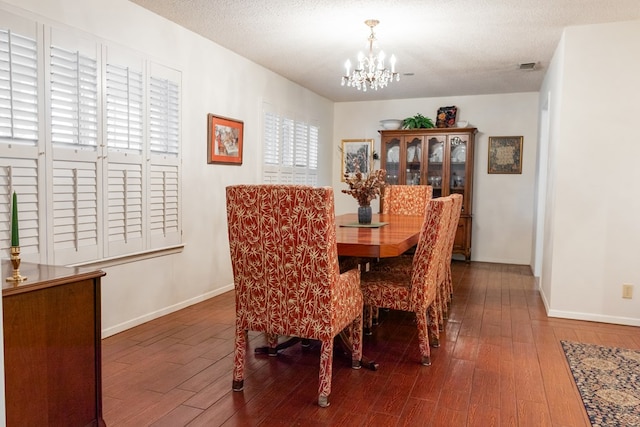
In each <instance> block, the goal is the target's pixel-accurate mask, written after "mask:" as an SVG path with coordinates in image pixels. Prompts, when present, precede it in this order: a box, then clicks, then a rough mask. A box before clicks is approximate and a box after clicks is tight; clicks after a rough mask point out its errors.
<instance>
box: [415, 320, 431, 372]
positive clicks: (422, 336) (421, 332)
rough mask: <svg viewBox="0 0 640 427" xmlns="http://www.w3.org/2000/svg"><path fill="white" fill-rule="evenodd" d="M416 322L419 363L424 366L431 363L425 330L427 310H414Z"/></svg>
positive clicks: (427, 336)
mask: <svg viewBox="0 0 640 427" xmlns="http://www.w3.org/2000/svg"><path fill="white" fill-rule="evenodd" d="M416 323H417V325H418V345H419V346H420V354H421V355H422V361H421V363H422V364H423V365H425V366H430V365H431V349H430V348H429V332H428V330H427V328H428V324H427V311H426V310H418V311H417V312H416Z"/></svg>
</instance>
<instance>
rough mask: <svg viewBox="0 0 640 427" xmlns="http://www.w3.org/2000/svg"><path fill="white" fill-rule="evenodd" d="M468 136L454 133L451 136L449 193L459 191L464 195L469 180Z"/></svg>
mask: <svg viewBox="0 0 640 427" xmlns="http://www.w3.org/2000/svg"><path fill="white" fill-rule="evenodd" d="M467 142H468V141H467V137H466V136H464V135H462V136H460V135H454V136H451V137H450V138H449V147H450V150H451V152H450V154H449V156H450V159H451V163H450V164H451V168H450V177H449V186H450V190H449V194H453V193H459V194H462V195H464V191H465V185H466V181H467V176H466V170H467Z"/></svg>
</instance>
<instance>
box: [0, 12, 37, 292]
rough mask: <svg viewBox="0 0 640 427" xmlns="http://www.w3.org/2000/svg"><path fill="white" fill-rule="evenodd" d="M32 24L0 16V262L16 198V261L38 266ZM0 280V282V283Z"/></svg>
mask: <svg viewBox="0 0 640 427" xmlns="http://www.w3.org/2000/svg"><path fill="white" fill-rule="evenodd" d="M38 39H39V36H38V30H37V25H36V24H35V22H32V21H29V20H26V19H23V18H21V17H19V16H16V15H12V14H10V13H5V12H3V14H2V16H0V181H1V182H2V183H3V185H1V186H0V217H2V218H4V220H3V221H0V257H2V258H4V259H8V258H9V255H10V252H9V248H10V246H11V222H10V218H11V203H12V196H13V192H14V191H15V192H16V194H17V197H18V211H19V215H18V218H19V222H18V227H19V235H20V242H19V243H20V256H21V258H22V260H23V261H29V262H42V259H41V257H42V253H43V251H44V250H45V246H44V244H43V243H42V240H44V239H41V237H42V233H43V230H44V224H43V223H44V221H42V215H43V212H44V206H45V205H44V204H42V203H39V201H40V198H41V197H42V195H43V194H44V192H43V190H42V189H43V188H44V186H43V182H44V175H45V174H44V173H43V170H44V167H43V164H44V162H43V160H42V156H39V155H38V152H39V151H42V150H43V148H42V147H43V146H44V142H43V138H42V136H41V134H42V128H41V126H39V123H40V122H41V114H42V113H41V109H40V108H39V106H38V103H39V97H40V96H41V93H40V92H41V90H40V84H39V79H38V72H39V65H38V55H39V51H40V49H41V46H40V44H39V43H38V42H37V40H38ZM1 280H4V279H1Z"/></svg>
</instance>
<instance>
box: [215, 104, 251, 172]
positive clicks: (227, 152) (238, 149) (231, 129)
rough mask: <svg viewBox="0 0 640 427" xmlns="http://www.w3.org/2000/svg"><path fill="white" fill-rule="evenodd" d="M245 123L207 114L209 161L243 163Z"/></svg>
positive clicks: (232, 163)
mask: <svg viewBox="0 0 640 427" xmlns="http://www.w3.org/2000/svg"><path fill="white" fill-rule="evenodd" d="M243 131H244V123H243V122H242V121H240V120H234V119H230V118H228V117H220V116H215V115H213V114H207V163H222V164H231V165H241V164H242V134H243Z"/></svg>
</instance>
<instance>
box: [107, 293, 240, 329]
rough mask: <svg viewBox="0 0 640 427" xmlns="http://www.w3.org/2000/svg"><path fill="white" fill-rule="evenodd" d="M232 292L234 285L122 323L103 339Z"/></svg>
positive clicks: (113, 327)
mask: <svg viewBox="0 0 640 427" xmlns="http://www.w3.org/2000/svg"><path fill="white" fill-rule="evenodd" d="M231 290H233V283H232V284H230V285H227V286H224V287H222V288H219V289H216V290H215V291H211V292H207V293H206V294H202V295H199V296H197V297H195V298H191V299H188V300H186V301H182V302H180V303H178V304H174V305H171V306H169V307H165V308H163V309H161V310H157V311H154V312H151V313H147V314H145V315H143V316H140V317H136V318H135V319H131V320H128V321H126V322H123V323H120V324H119V325H115V326H112V327H110V328H106V329H103V330H102V338H107V337H110V336H111V335H115V334H117V333H120V332H122V331H126V330H127V329H131V328H133V327H134V326H138V325H142V324H143V323H145V322H148V321H150V320H153V319H157V318H158V317H162V316H165V315H167V314H170V313H173V312H174V311H178V310H182V309H183V308H186V307H189V306H191V305H194V304H197V303H199V302H202V301H205V300H208V299H209V298H213V297H215V296H217V295H221V294H223V293H225V292H228V291H231Z"/></svg>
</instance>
